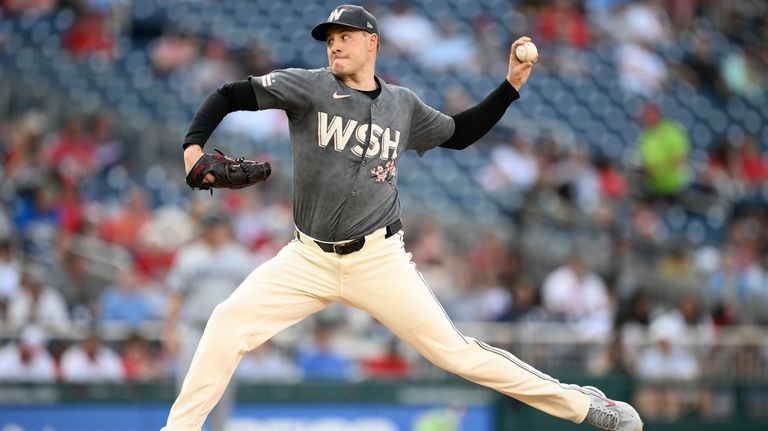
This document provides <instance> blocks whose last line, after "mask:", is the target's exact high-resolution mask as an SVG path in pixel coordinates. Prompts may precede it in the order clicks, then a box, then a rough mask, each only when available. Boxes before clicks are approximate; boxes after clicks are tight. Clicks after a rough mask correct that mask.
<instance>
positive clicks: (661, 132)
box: [638, 102, 690, 197]
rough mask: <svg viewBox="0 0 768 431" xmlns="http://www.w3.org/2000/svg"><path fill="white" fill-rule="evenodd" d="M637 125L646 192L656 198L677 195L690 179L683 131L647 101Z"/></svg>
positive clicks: (686, 141) (688, 142)
mask: <svg viewBox="0 0 768 431" xmlns="http://www.w3.org/2000/svg"><path fill="white" fill-rule="evenodd" d="M640 125H641V126H642V128H643V130H642V132H641V134H640V136H639V137H638V145H639V150H640V156H641V158H642V163H643V170H644V173H645V176H646V181H647V184H646V186H647V188H648V192H649V193H650V195H651V196H656V197H673V196H677V195H679V194H680V193H681V192H682V191H683V190H684V189H685V188H686V187H687V186H688V182H689V180H690V169H689V166H688V157H689V152H690V141H689V138H688V133H687V131H686V130H685V129H684V128H683V126H682V125H680V124H679V123H677V122H675V121H672V120H670V119H667V118H665V117H664V116H663V114H662V112H661V110H660V109H659V107H658V106H656V105H654V104H652V103H650V102H649V103H646V104H645V105H644V106H643V108H642V110H641V112H640Z"/></svg>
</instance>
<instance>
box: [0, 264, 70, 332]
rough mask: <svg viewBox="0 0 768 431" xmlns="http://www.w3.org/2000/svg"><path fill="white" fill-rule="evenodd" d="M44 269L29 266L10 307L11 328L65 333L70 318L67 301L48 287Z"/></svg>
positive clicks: (25, 268)
mask: <svg viewBox="0 0 768 431" xmlns="http://www.w3.org/2000/svg"><path fill="white" fill-rule="evenodd" d="M48 283H49V280H48V279H47V277H46V276H45V269H44V268H42V267H40V266H37V265H32V264H28V265H26V266H25V267H24V270H23V273H22V276H21V290H20V291H19V292H18V294H17V295H15V296H14V297H13V298H11V301H10V303H9V304H8V325H9V327H11V328H16V329H18V328H22V327H24V326H26V325H28V324H36V325H39V326H40V327H42V328H46V329H50V330H53V331H62V330H65V329H66V328H67V326H68V324H69V315H68V313H67V305H66V302H65V301H64V298H63V297H62V296H61V295H60V294H59V292H58V291H57V290H56V289H54V288H52V287H50V286H49V285H48Z"/></svg>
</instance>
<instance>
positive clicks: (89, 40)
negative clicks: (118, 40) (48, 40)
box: [62, 12, 115, 58]
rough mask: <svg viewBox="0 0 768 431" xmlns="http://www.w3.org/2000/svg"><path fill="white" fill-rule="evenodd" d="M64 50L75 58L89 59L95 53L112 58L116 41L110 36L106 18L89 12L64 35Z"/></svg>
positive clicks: (79, 18)
mask: <svg viewBox="0 0 768 431" xmlns="http://www.w3.org/2000/svg"><path fill="white" fill-rule="evenodd" d="M62 43H63V45H64V48H65V49H66V50H67V51H69V52H70V53H71V54H72V55H74V56H75V57H87V56H89V55H91V54H95V53H103V54H106V55H107V57H109V58H111V57H112V54H113V48H114V45H115V40H114V38H113V37H112V35H111V34H109V31H108V26H107V21H106V18H105V17H104V16H101V15H99V14H96V13H93V12H88V13H85V14H83V15H81V16H80V17H78V19H77V20H76V21H75V23H74V24H72V27H70V28H69V30H67V32H66V33H65V34H64V39H63V42H62Z"/></svg>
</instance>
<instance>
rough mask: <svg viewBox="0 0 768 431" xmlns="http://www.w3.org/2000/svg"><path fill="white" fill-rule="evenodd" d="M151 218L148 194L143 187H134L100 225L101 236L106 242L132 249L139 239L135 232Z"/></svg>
mask: <svg viewBox="0 0 768 431" xmlns="http://www.w3.org/2000/svg"><path fill="white" fill-rule="evenodd" d="M151 219H152V208H151V207H150V205H149V194H148V193H147V191H146V190H144V189H143V188H141V187H136V188H134V189H133V190H131V191H130V192H129V193H128V196H127V197H126V199H125V204H124V206H122V207H118V208H117V211H116V213H115V214H114V215H112V216H110V217H108V218H107V219H106V220H105V221H104V223H103V224H102V225H101V236H102V238H104V240H105V241H107V242H110V243H113V244H117V245H121V246H123V247H125V248H127V249H128V250H130V251H133V250H134V249H135V248H136V245H137V242H138V239H139V238H138V235H137V233H138V232H141V228H142V227H144V225H145V224H146V223H148V222H149V221H150V220H151Z"/></svg>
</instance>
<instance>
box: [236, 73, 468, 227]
mask: <svg viewBox="0 0 768 431" xmlns="http://www.w3.org/2000/svg"><path fill="white" fill-rule="evenodd" d="M377 79H378V78H377ZM251 83H252V84H253V88H254V91H255V93H256V98H257V99H258V103H259V109H282V110H284V111H285V112H286V113H287V115H288V120H289V122H290V134H291V142H292V151H293V188H294V190H293V205H294V209H293V216H294V221H295V223H296V227H297V228H298V229H299V230H300V231H302V232H304V233H306V234H307V235H309V236H311V237H314V238H316V239H320V240H323V241H341V240H345V239H350V238H357V237H360V236H364V235H367V234H369V233H371V232H373V231H374V230H376V229H378V228H380V227H383V226H386V225H387V224H389V223H392V222H393V221H395V220H396V219H397V218H398V217H400V202H399V200H398V196H397V165H398V161H399V159H400V156H401V154H402V153H403V152H404V151H406V150H415V151H417V152H418V153H419V154H420V155H421V154H423V153H424V152H426V151H427V150H429V149H431V148H434V147H436V146H438V145H440V144H441V143H443V142H445V141H446V140H447V139H448V138H450V137H451V135H452V134H453V130H454V123H453V119H452V118H451V117H449V116H447V115H445V114H442V113H440V112H439V111H437V110H435V109H433V108H431V107H429V106H427V105H426V104H424V102H422V101H421V99H419V98H418V96H416V95H415V94H414V93H413V92H412V91H410V90H408V89H406V88H403V87H399V86H396V85H389V84H386V83H385V82H383V81H382V80H381V79H379V83H380V85H381V93H380V94H379V96H378V97H377V98H376V99H373V100H371V98H370V97H368V96H367V95H365V94H363V93H360V92H358V91H355V90H353V89H351V88H349V87H347V86H346V85H345V84H344V83H342V82H341V81H340V80H339V79H337V78H336V77H335V76H334V75H333V74H332V73H331V71H330V69H328V68H324V69H313V70H305V69H285V70H277V71H274V72H272V73H269V74H267V75H264V76H260V77H251Z"/></svg>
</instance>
